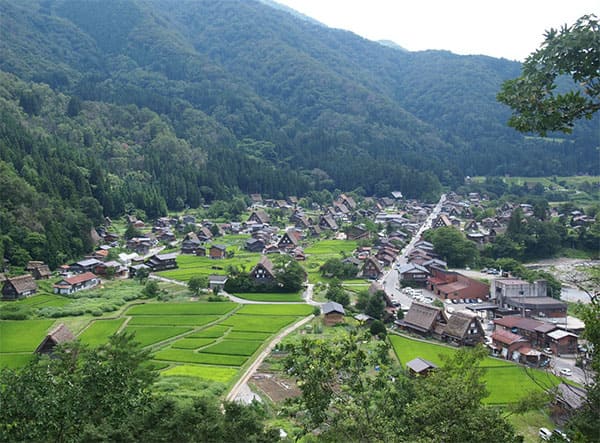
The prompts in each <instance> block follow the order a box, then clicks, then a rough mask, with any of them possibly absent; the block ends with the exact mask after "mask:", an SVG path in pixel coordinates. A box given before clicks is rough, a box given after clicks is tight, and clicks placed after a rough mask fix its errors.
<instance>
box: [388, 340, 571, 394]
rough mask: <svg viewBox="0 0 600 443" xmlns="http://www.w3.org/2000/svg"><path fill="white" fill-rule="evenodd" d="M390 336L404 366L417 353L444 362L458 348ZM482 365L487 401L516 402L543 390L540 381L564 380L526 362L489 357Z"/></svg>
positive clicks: (549, 383) (558, 381) (438, 362)
mask: <svg viewBox="0 0 600 443" xmlns="http://www.w3.org/2000/svg"><path fill="white" fill-rule="evenodd" d="M388 337H389V339H390V343H391V344H392V347H393V348H394V352H395V354H396V356H397V357H398V360H400V363H401V364H402V366H404V365H405V364H406V363H407V362H409V361H411V360H412V359H414V358H417V357H421V358H424V359H425V360H429V361H431V362H432V363H435V364H437V365H441V364H442V363H443V361H442V358H441V356H451V355H453V354H454V353H455V352H456V349H454V348H450V347H446V346H442V345H438V344H434V343H427V342H423V341H419V340H412V339H409V338H406V337H401V336H398V335H389V336H388ZM481 367H484V368H486V371H485V375H484V377H483V379H484V381H485V384H486V387H487V389H488V391H489V394H490V395H489V397H487V398H486V399H485V400H484V402H485V403H488V404H506V403H514V402H516V401H518V400H519V399H521V398H523V397H524V396H525V395H527V393H528V392H532V391H541V390H542V388H541V387H540V385H542V386H547V387H550V386H555V385H557V384H558V383H560V379H559V378H558V377H556V376H554V375H552V374H549V373H547V372H545V371H541V370H536V369H525V368H524V367H523V366H520V365H517V364H514V363H511V362H509V361H505V360H500V359H496V358H492V357H486V358H485V359H484V360H483V361H482V362H481ZM534 379H535V380H534ZM536 381H537V383H536Z"/></svg>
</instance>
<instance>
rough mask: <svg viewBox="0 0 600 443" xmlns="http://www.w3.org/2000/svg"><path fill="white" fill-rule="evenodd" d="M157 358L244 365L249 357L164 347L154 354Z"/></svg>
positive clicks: (222, 364)
mask: <svg viewBox="0 0 600 443" xmlns="http://www.w3.org/2000/svg"><path fill="white" fill-rule="evenodd" d="M154 359H155V360H165V361H174V362H180V363H200V364H208V365H219V366H242V365H243V364H244V363H245V362H246V360H248V357H244V356H241V355H219V354H204V353H198V352H194V351H190V350H186V349H172V348H168V349H164V350H162V351H158V352H157V353H156V354H154Z"/></svg>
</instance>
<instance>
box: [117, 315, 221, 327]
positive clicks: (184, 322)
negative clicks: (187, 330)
mask: <svg viewBox="0 0 600 443" xmlns="http://www.w3.org/2000/svg"><path fill="white" fill-rule="evenodd" d="M219 318H221V316H220V315H135V316H133V317H132V318H131V320H129V323H128V325H131V326H141V325H144V326H151V325H156V326H202V325H206V324H208V323H212V322H213V321H217V320H218V319H219Z"/></svg>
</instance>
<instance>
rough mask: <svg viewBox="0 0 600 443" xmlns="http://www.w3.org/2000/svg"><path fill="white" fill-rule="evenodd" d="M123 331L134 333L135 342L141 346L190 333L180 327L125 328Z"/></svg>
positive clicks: (188, 329)
mask: <svg viewBox="0 0 600 443" xmlns="http://www.w3.org/2000/svg"><path fill="white" fill-rule="evenodd" d="M125 331H127V332H133V333H135V340H136V341H137V342H139V343H140V344H141V345H142V346H149V345H153V344H155V343H158V342H161V341H163V340H166V339H168V338H171V337H175V336H177V335H179V334H184V333H186V332H189V331H191V329H190V328H184V327H180V326H162V327H161V326H129V325H128V326H126V327H125Z"/></svg>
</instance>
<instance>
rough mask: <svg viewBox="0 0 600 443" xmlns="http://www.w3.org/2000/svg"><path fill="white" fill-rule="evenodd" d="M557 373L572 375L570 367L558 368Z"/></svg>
mask: <svg viewBox="0 0 600 443" xmlns="http://www.w3.org/2000/svg"><path fill="white" fill-rule="evenodd" d="M558 373H559V374H560V375H564V376H566V377H570V376H571V375H573V371H572V370H571V369H570V368H560V369H559V371H558Z"/></svg>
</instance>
